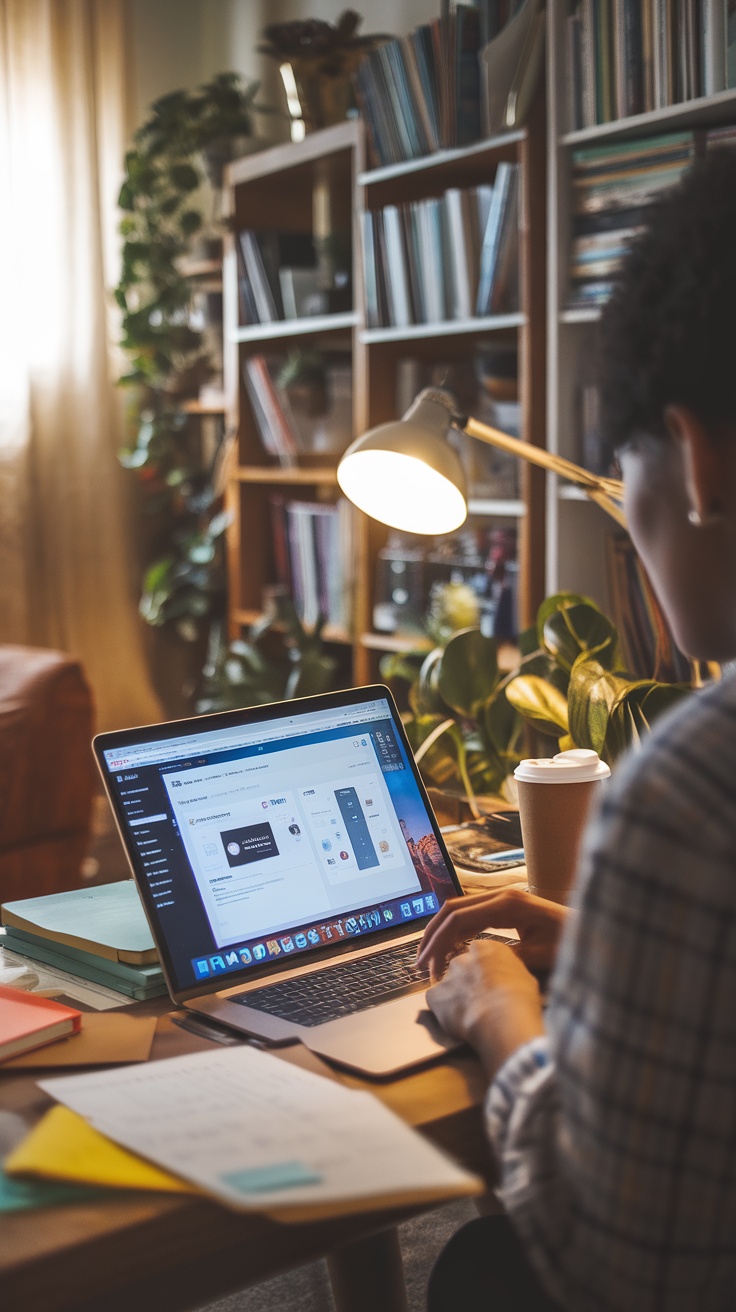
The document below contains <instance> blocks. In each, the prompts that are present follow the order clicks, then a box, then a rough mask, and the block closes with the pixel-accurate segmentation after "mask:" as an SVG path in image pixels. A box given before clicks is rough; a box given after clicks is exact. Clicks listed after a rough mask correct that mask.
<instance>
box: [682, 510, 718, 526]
mask: <svg viewBox="0 0 736 1312" xmlns="http://www.w3.org/2000/svg"><path fill="white" fill-rule="evenodd" d="M687 518H688V523H690V524H692V526H693V528H713V527H714V525H715V524H720V522H721V520H722V519H723V514H722V512H721V511H720V510H706V511H704V512H703V514H701V513H700V511H699V510H689V511H688V515H687Z"/></svg>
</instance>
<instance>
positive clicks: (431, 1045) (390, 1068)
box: [299, 993, 463, 1075]
mask: <svg viewBox="0 0 736 1312" xmlns="http://www.w3.org/2000/svg"><path fill="white" fill-rule="evenodd" d="M299 1038H300V1039H301V1041H302V1043H304V1044H305V1045H306V1047H308V1048H310V1049H311V1051H312V1052H315V1053H317V1054H318V1055H319V1056H320V1057H326V1058H327V1059H328V1060H329V1061H334V1062H337V1064H338V1065H340V1066H347V1067H348V1068H349V1069H350V1070H354V1071H360V1072H361V1074H363V1075H394V1074H397V1073H398V1072H399V1071H403V1070H407V1069H409V1068H411V1067H412V1066H421V1065H423V1064H424V1063H425V1062H428V1061H432V1060H433V1059H436V1058H438V1057H441V1056H442V1054H443V1053H445V1052H449V1051H452V1050H454V1049H456V1048H461V1047H462V1046H463V1045H462V1043H461V1041H460V1040H459V1039H452V1038H450V1036H449V1035H447V1034H445V1033H444V1031H443V1030H441V1029H440V1027H439V1025H438V1023H437V1021H436V1020H435V1018H434V1016H433V1015H432V1012H431V1011H430V1010H429V1008H428V1006H427V1004H426V1002H425V995H424V993H410V994H408V995H407V996H406V997H403V998H397V999H396V1001H395V1002H385V1003H382V1004H381V1005H380V1006H378V1007H369V1008H368V1009H367V1010H366V1011H359V1012H353V1013H352V1014H351V1015H350V1016H345V1017H343V1018H341V1019H340V1020H333V1021H329V1022H328V1023H327V1024H326V1025H319V1026H317V1027H316V1028H315V1029H314V1030H309V1029H306V1028H305V1029H302V1030H301V1032H300V1034H299Z"/></svg>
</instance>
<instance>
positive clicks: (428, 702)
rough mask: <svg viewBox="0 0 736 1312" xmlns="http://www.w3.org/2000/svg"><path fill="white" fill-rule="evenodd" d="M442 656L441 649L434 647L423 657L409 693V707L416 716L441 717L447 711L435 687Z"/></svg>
mask: <svg viewBox="0 0 736 1312" xmlns="http://www.w3.org/2000/svg"><path fill="white" fill-rule="evenodd" d="M443 654H444V653H443V651H442V648H441V647H435V648H434V650H433V651H431V652H430V653H429V655H428V656H426V657H425V659H424V661H423V662H422V667H421V669H420V671H419V678H418V679H417V681H416V683H415V684H414V687H413V688H411V689H410V691H409V705H410V706H411V709H412V710H413V712H414V714H415V715H417V716H420V717H421V716H425V715H440V716H443V715H444V713H445V712H446V711H447V706H446V705H445V703H444V702H443V700H442V698H441V696H440V693H439V689H438V687H437V681H438V678H439V672H440V666H441V664H442V656H443Z"/></svg>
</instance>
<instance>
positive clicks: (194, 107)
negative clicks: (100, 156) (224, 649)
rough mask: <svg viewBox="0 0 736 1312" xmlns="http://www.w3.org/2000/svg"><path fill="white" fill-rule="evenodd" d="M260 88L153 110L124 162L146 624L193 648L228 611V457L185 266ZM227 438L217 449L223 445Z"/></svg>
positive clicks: (216, 81)
mask: <svg viewBox="0 0 736 1312" xmlns="http://www.w3.org/2000/svg"><path fill="white" fill-rule="evenodd" d="M257 90H258V85H257V83H247V84H244V83H243V82H242V81H241V79H240V77H239V75H238V74H236V73H222V74H219V75H218V76H217V77H214V78H213V79H212V80H211V81H210V82H208V83H207V84H206V85H204V86H202V87H200V88H198V89H197V90H195V91H173V92H171V93H170V94H169V95H166V96H163V97H162V98H161V99H160V100H157V101H156V102H155V103H154V104H153V105H152V106H151V112H150V117H149V118H148V119H147V120H146V122H145V123H143V124H142V126H141V127H140V128H139V129H138V131H137V132H136V133H135V136H134V138H133V145H132V149H131V150H129V151H128V153H127V154H126V156H125V179H124V182H123V185H122V187H121V190H120V196H119V201H118V203H119V205H120V208H121V210H122V211H123V219H122V222H121V224H120V231H121V234H122V237H123V246H122V267H121V274H120V281H119V283H118V285H117V287H116V289H115V299H116V301H117V303H118V305H119V307H120V309H121V311H122V327H123V336H122V342H121V345H122V347H123V350H124V351H125V352H126V354H127V355H128V357H129V361H130V364H129V368H128V369H127V371H126V372H125V373H124V374H123V376H122V377H121V378H120V380H119V381H120V383H121V384H122V385H123V386H126V387H129V388H131V389H132V390H133V395H134V403H133V407H132V410H133V414H132V424H133V428H134V432H133V436H132V440H131V441H130V443H129V445H128V446H126V448H125V449H124V450H123V451H122V453H121V456H120V459H121V461H122V464H123V465H124V466H125V467H126V468H127V469H132V470H135V471H136V472H137V474H138V477H139V479H140V480H141V483H142V485H143V488H144V492H145V505H146V510H147V512H148V513H149V515H150V516H151V517H152V518H153V519H154V520H155V531H154V533H153V534H152V538H153V544H152V545H153V551H152V559H151V561H150V563H149V565H148V567H147V569H146V572H145V575H144V580H143V589H142V591H143V595H142V599H141V613H142V615H143V616H144V618H145V619H146V620H147V622H148V623H149V624H153V625H162V624H168V623H173V624H174V625H175V626H176V629H177V632H178V633H179V634H180V636H181V637H183V638H185V639H189V640H191V639H194V638H196V637H197V635H198V633H199V631H200V628H201V625H202V623H203V622H207V621H209V619H210V618H211V617H213V616H219V615H221V614H222V613H223V611H224V606H225V591H224V587H225V584H224V561H223V534H224V530H225V527H226V519H225V516H224V515H223V514H222V508H221V498H220V489H219V487H218V480H217V471H218V468H219V463H218V456H219V451H218V450H215V451H208V452H207V453H206V454H205V453H204V451H203V444H202V442H201V441H200V436H199V433H198V432H197V431H194V430H195V426H196V421H194V422H193V421H192V419H191V417H190V416H189V415H188V414H187V412H186V409H185V408H184V405H185V402H186V401H187V399H190V398H193V397H196V396H197V395H198V392H199V388H200V387H201V385H202V384H203V383H204V382H206V381H207V379H208V378H211V377H212V374H213V372H214V368H213V365H214V362H213V360H212V359H211V356H210V352H209V348H208V345H207V341H206V334H205V332H204V330H203V327H202V326H201V325H200V323H199V322H198V319H197V317H196V315H195V313H194V299H195V296H196V286H195V285H194V283H193V280H192V278H191V277H188V276H187V273H186V266H185V261H186V260H187V258H191V256H192V254H193V250H194V243H195V241H198V240H200V239H201V238H202V236H204V235H207V234H208V233H209V235H213V232H212V228H211V226H209V227H208V223H209V220H208V213H207V211H208V209H209V208H210V202H211V198H210V197H209V194H208V192H207V191H206V189H205V186H204V184H205V182H206V180H207V177H208V175H209V176H210V178H211V179H212V180H214V181H215V182H216V181H217V170H218V168H220V167H221V164H222V161H223V159H224V158H226V157H227V156H228V154H230V155H231V156H232V155H233V154H237V153H241V151H242V139H243V138H244V137H252V135H253V115H254V112H255V111H256V110H258V109H261V108H262V107H260V106H257V105H256V102H255V97H256V93H257ZM221 441H222V435H220V439H219V442H218V446H219V445H220V444H221Z"/></svg>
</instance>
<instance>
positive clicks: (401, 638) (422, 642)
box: [358, 633, 436, 652]
mask: <svg viewBox="0 0 736 1312" xmlns="http://www.w3.org/2000/svg"><path fill="white" fill-rule="evenodd" d="M358 641H359V643H360V645H361V647H365V648H366V649H367V650H369V651H394V652H410V651H431V650H432V648H433V647H434V646H435V645H436V644H435V643H434V642H432V639H431V638H428V637H427V635H426V634H423V633H361V635H360V637H359V639H358Z"/></svg>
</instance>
